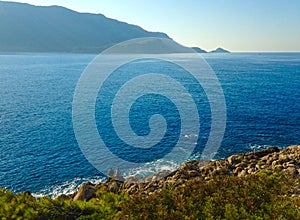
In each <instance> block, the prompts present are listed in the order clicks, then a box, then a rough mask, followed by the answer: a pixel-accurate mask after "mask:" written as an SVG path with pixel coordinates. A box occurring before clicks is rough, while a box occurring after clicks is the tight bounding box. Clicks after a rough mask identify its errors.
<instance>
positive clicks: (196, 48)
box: [192, 47, 207, 53]
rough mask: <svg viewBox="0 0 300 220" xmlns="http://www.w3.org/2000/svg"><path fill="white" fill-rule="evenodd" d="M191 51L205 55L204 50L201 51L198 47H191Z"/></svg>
mask: <svg viewBox="0 0 300 220" xmlns="http://www.w3.org/2000/svg"><path fill="white" fill-rule="evenodd" d="M192 49H193V50H194V51H196V52H197V53H207V51H206V50H202V49H201V48H200V47H192Z"/></svg>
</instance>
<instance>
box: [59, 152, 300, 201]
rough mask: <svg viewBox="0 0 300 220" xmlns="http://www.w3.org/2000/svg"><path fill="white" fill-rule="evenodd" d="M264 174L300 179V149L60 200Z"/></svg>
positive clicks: (299, 190)
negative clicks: (225, 177) (194, 181)
mask: <svg viewBox="0 0 300 220" xmlns="http://www.w3.org/2000/svg"><path fill="white" fill-rule="evenodd" d="M261 170H271V171H274V172H279V171H282V172H284V173H287V174H289V175H291V176H295V177H296V176H298V175H300V146H289V147H287V148H285V149H283V150H279V149H278V148H277V147H272V148H269V149H267V150H262V151H258V152H250V153H246V154H238V155H232V156H230V157H228V158H227V159H223V160H216V161H197V160H194V161H189V162H186V163H184V164H182V165H181V166H180V167H179V169H178V170H176V171H174V172H172V173H170V174H169V175H167V176H166V177H164V178H159V175H160V174H158V175H153V176H151V177H148V180H149V178H151V181H150V182H145V181H144V182H143V181H142V180H141V181H140V182H131V181H125V182H121V181H118V180H114V179H111V178H109V179H107V181H106V182H105V183H101V184H97V185H94V184H91V183H85V184H83V185H81V186H80V187H79V189H78V191H77V192H76V193H74V194H72V195H61V196H60V198H62V199H64V198H66V199H73V200H74V201H76V200H84V199H85V200H89V199H91V198H94V197H95V193H96V191H97V190H98V189H100V188H101V187H104V188H105V189H106V190H108V191H111V192H114V193H121V192H124V193H128V194H129V195H137V194H140V195H145V196H147V195H150V194H152V193H154V192H155V191H157V190H161V189H162V188H169V187H180V186H182V185H183V184H185V183H186V182H187V181H191V180H193V179H199V180H203V181H210V180H212V179H213V178H214V177H216V176H217V175H221V174H223V175H228V176H238V177H243V176H246V175H251V174H255V173H257V172H259V171H261ZM294 193H295V195H296V196H299V195H300V185H299V184H298V186H296V188H295V192H294Z"/></svg>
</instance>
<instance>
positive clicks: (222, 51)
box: [210, 47, 230, 53]
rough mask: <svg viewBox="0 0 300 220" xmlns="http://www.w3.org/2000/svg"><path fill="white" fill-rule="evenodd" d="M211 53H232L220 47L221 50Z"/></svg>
mask: <svg viewBox="0 0 300 220" xmlns="http://www.w3.org/2000/svg"><path fill="white" fill-rule="evenodd" d="M210 53H230V51H228V50H225V49H223V48H220V47H219V48H217V49H215V50H212V51H210Z"/></svg>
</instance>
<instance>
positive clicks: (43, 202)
mask: <svg viewBox="0 0 300 220" xmlns="http://www.w3.org/2000/svg"><path fill="white" fill-rule="evenodd" d="M152 178H154V176H152ZM154 179H155V178H154ZM299 207H300V145H297V146H289V147H287V148H285V149H283V150H279V149H278V148H277V147H271V148H269V149H266V150H261V151H257V152H250V153H245V154H236V155H232V156H230V157H228V158H226V159H222V160H215V161H209V162H205V163H204V164H203V161H196V160H194V161H189V162H186V163H184V164H182V165H181V166H180V168H179V169H178V170H176V171H175V172H172V173H170V174H169V175H167V176H166V177H164V178H160V179H156V180H153V181H152V182H147V183H145V182H140V183H133V182H121V181H118V180H114V179H111V178H109V179H107V180H106V182H104V183H101V184H91V183H85V184H82V185H81V186H80V187H79V188H78V190H77V191H76V192H75V193H73V194H70V195H64V194H63V195H61V196H59V197H57V198H55V199H51V198H49V197H41V198H39V199H36V198H35V197H33V196H32V194H31V193H30V192H23V193H18V194H14V193H13V192H12V191H10V190H5V189H0V218H4V219H23V218H24V219H77V218H79V219H299V216H300V209H299Z"/></svg>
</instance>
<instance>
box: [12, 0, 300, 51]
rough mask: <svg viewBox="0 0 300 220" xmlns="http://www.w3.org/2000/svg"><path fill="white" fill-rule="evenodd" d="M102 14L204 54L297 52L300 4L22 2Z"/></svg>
mask: <svg viewBox="0 0 300 220" xmlns="http://www.w3.org/2000/svg"><path fill="white" fill-rule="evenodd" d="M18 2H26V3H30V4H34V5H61V6H65V7H67V8H70V9H73V10H75V11H80V12H91V13H101V14H104V15H105V16H107V17H110V18H114V19H118V20H121V21H125V22H128V23H132V24H136V25H139V26H141V27H143V28H144V29H146V30H149V31H161V32H165V33H167V34H168V35H169V36H170V37H172V38H173V39H174V40H175V41H177V42H179V43H181V44H184V45H186V46H199V47H201V48H203V49H206V50H212V49H215V48H216V47H219V46H220V47H223V48H225V49H229V50H231V51H300V0H286V1H285V0H210V1H209V0H205V1H204V0H115V1H108V0H89V1H83V0H47V1H45V0H21V1H18Z"/></svg>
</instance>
